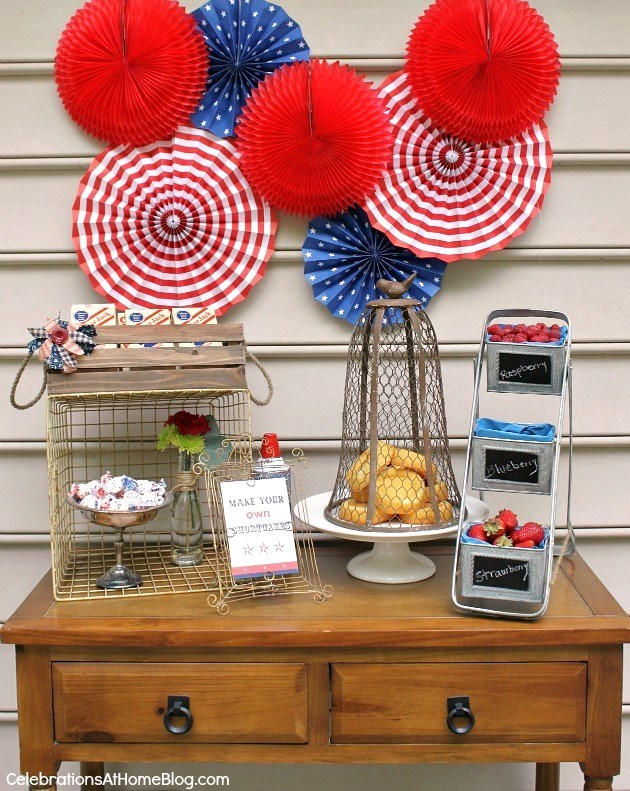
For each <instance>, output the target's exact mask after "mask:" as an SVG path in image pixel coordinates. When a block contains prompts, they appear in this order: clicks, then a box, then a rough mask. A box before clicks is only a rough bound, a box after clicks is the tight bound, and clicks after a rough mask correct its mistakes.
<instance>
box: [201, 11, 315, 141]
mask: <svg viewBox="0 0 630 791" xmlns="http://www.w3.org/2000/svg"><path fill="white" fill-rule="evenodd" d="M193 16H194V17H195V19H196V20H197V26H198V28H199V29H200V30H201V32H202V33H203V36H204V38H205V40H206V44H207V45H208V51H209V54H210V72H209V81H208V86H207V90H206V93H205V94H204V95H203V97H202V99H201V101H200V102H199V106H198V108H197V110H196V112H195V113H193V115H191V117H190V120H191V121H192V123H193V125H194V126H196V127H198V128H199V129H205V130H207V131H209V132H213V133H214V134H215V135H217V137H231V136H232V135H233V134H234V126H235V124H236V122H237V121H238V117H239V115H240V114H241V109H242V107H243V105H244V104H245V102H246V101H247V97H248V96H249V94H250V93H251V92H252V89H253V88H255V87H256V85H257V84H258V83H259V82H260V80H263V79H264V78H265V77H266V76H267V74H271V72H273V71H275V69H277V68H278V67H280V66H282V65H284V64H285V63H295V62H296V61H298V60H308V58H309V48H308V45H307V43H306V41H304V37H303V36H302V31H301V30H300V26H299V25H298V24H297V22H295V21H294V20H293V19H291V17H290V16H288V15H287V14H286V13H285V11H283V9H282V8H280V6H277V5H275V3H268V2H267V3H264V2H262V0H210V2H207V3H205V4H204V5H202V6H200V7H199V8H198V9H197V10H196V11H193Z"/></svg>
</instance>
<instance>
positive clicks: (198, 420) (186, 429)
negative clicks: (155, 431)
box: [164, 409, 210, 437]
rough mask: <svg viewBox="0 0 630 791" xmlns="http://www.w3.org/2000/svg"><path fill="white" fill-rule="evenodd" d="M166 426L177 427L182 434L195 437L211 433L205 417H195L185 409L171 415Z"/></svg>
mask: <svg viewBox="0 0 630 791" xmlns="http://www.w3.org/2000/svg"><path fill="white" fill-rule="evenodd" d="M164 425H165V426H175V428H176V429H177V430H178V431H179V433H180V434H189V435H192V436H194V437H196V436H200V435H201V434H207V433H208V431H210V425H209V423H208V419H207V418H206V416H205V415H193V414H192V413H191V412H186V411H185V410H184V409H181V410H180V411H179V412H175V414H174V415H171V416H170V417H169V419H168V420H167V421H166V423H165V424H164Z"/></svg>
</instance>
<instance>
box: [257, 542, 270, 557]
mask: <svg viewBox="0 0 630 791" xmlns="http://www.w3.org/2000/svg"><path fill="white" fill-rule="evenodd" d="M259 549H260V551H261V552H262V553H263V554H264V555H266V554H267V552H268V551H269V547H268V546H267V544H261V545H260V547H259Z"/></svg>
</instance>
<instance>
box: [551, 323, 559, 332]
mask: <svg viewBox="0 0 630 791" xmlns="http://www.w3.org/2000/svg"><path fill="white" fill-rule="evenodd" d="M549 329H550V330H554V331H556V332H560V325H559V324H552V325H551V327H549Z"/></svg>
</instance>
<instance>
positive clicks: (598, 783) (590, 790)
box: [584, 775, 613, 791]
mask: <svg viewBox="0 0 630 791" xmlns="http://www.w3.org/2000/svg"><path fill="white" fill-rule="evenodd" d="M612 784H613V779H612V777H589V776H588V775H584V791H612V787H613V786H612Z"/></svg>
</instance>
